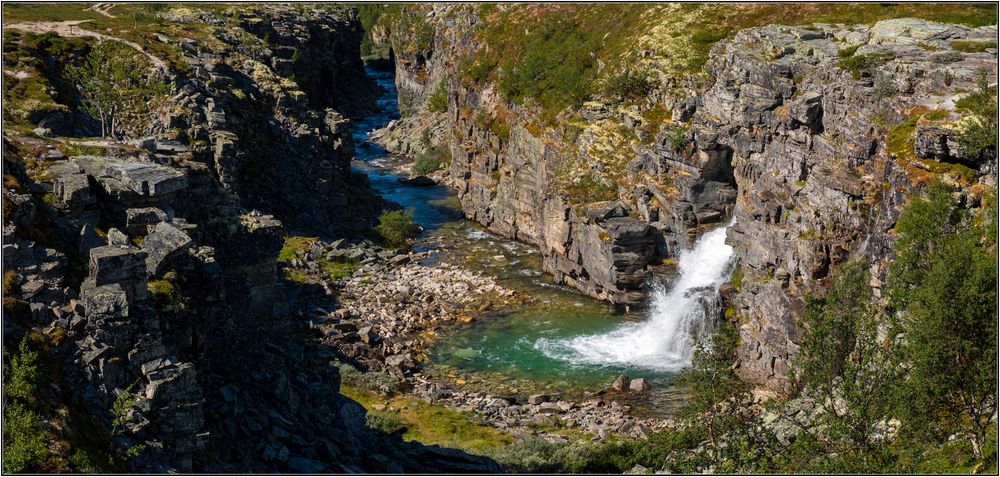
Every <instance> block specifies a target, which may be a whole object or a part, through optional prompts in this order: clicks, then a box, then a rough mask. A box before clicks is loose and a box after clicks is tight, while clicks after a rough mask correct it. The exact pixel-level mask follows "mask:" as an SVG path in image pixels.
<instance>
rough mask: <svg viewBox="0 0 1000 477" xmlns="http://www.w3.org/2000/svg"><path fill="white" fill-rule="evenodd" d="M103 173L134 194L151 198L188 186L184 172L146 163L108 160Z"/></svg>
mask: <svg viewBox="0 0 1000 477" xmlns="http://www.w3.org/2000/svg"><path fill="white" fill-rule="evenodd" d="M103 172H104V174H105V175H106V176H108V177H112V178H114V179H117V180H118V181H119V182H120V183H122V184H123V185H124V186H126V187H128V188H129V189H131V190H132V191H134V192H135V193H137V194H139V195H145V196H151V197H155V196H160V195H164V194H168V193H171V192H177V191H179V190H181V189H184V188H186V187H187V185H188V180H187V174H185V173H184V172H182V171H180V170H178V169H174V168H172V167H169V166H164V165H160V164H152V163H148V162H131V161H119V160H110V161H107V162H105V164H104V171H103Z"/></svg>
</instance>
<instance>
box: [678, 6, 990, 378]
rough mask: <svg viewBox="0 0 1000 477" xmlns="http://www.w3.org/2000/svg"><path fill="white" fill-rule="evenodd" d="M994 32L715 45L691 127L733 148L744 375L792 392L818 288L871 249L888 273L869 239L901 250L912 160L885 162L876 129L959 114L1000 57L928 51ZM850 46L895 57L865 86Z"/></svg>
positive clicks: (786, 31) (884, 27)
mask: <svg viewBox="0 0 1000 477" xmlns="http://www.w3.org/2000/svg"><path fill="white" fill-rule="evenodd" d="M995 35H996V29H995V27H989V28H981V29H970V28H967V27H962V26H948V25H942V24H937V23H931V22H926V21H923V20H915V19H901V20H887V21H883V22H879V23H876V24H875V26H874V27H872V28H871V29H868V28H867V27H856V28H832V27H827V26H820V27H819V28H816V29H805V28H786V27H777V26H771V27H766V28H760V29H754V30H748V31H744V32H741V33H739V34H738V35H737V36H736V38H735V39H733V40H732V41H730V42H726V43H725V44H722V45H719V46H717V47H716V49H715V51H714V52H713V60H712V61H711V67H712V73H713V75H714V77H715V83H714V85H713V86H712V87H711V88H710V89H709V91H707V92H706V93H705V94H704V95H703V96H702V99H701V101H702V104H703V106H702V107H701V108H699V109H698V111H697V112H696V113H695V124H697V131H698V134H701V132H702V131H711V132H710V134H713V135H717V139H716V140H717V141H718V142H719V143H720V144H725V145H726V146H728V147H729V148H731V149H732V151H733V159H732V164H733V168H734V171H735V177H736V183H737V187H738V190H739V191H740V193H739V195H738V198H737V201H736V208H735V214H734V215H735V225H734V226H733V227H732V229H730V236H729V243H730V244H731V245H733V247H734V248H735V253H736V255H737V256H738V257H740V263H741V266H742V270H743V272H744V278H743V280H742V285H741V289H740V291H739V293H737V294H736V295H735V298H734V300H733V304H734V305H735V311H736V316H738V317H739V319H740V322H741V327H740V338H741V339H740V348H739V351H738V354H739V356H740V358H741V364H740V368H739V373H740V375H741V376H742V377H743V378H745V379H747V380H749V381H752V382H755V383H761V384H766V385H768V386H770V387H774V388H780V387H782V386H783V385H784V383H785V380H786V379H787V374H788V371H789V370H790V363H789V360H790V358H791V357H792V356H793V355H794V353H795V351H796V349H797V346H798V343H799V341H800V338H801V332H802V330H801V328H800V327H799V326H797V324H796V323H797V319H798V317H799V316H800V314H801V307H802V296H803V295H804V293H805V292H807V291H809V290H811V289H815V288H816V287H817V286H822V281H823V279H824V278H826V277H827V276H828V274H829V273H830V271H831V269H832V267H834V266H836V265H837V264H839V263H842V262H844V261H846V260H847V259H848V258H849V257H850V256H852V255H858V254H865V255H867V256H868V257H869V259H870V261H871V262H873V263H875V264H876V268H875V269H874V271H875V272H876V273H875V275H876V276H880V275H881V276H884V274H883V273H884V270H881V269H880V268H879V267H878V264H880V263H881V262H882V261H883V260H884V259H886V257H887V254H888V250H887V248H886V247H878V246H871V245H869V244H886V243H891V237H890V236H888V235H887V233H888V231H889V229H891V227H892V225H893V224H894V223H895V220H896V218H897V216H898V207H899V206H901V205H902V202H903V194H902V193H904V192H908V191H909V190H910V188H911V187H913V185H912V184H910V182H909V181H908V179H907V177H906V175H905V169H906V168H907V167H908V166H907V165H908V160H909V159H906V158H898V160H896V159H893V158H892V157H891V156H889V155H888V154H886V146H885V134H886V132H885V130H884V129H883V128H881V127H880V126H879V125H878V124H877V121H882V122H885V123H889V124H898V123H900V122H901V121H902V120H903V119H905V118H906V116H905V114H906V113H907V111H908V110H909V109H910V108H911V107H913V106H914V105H924V106H925V107H927V108H930V109H937V108H941V109H947V108H949V106H950V105H952V104H953V103H954V97H953V96H952V95H951V94H949V91H953V89H952V88H966V89H972V88H974V81H975V79H976V77H977V74H978V70H979V69H980V68H987V69H988V70H989V71H993V70H994V69H995V67H996V57H995V56H994V55H991V54H984V55H967V56H966V57H964V59H962V60H961V61H958V62H952V63H949V64H942V63H939V62H935V61H932V60H931V55H929V54H928V48H930V49H941V50H945V49H948V48H949V44H950V42H951V41H952V40H955V39H979V38H982V39H985V38H989V37H993V36H995ZM846 46H858V49H857V51H856V52H855V53H854V54H855V55H885V56H886V57H889V58H892V61H891V62H890V61H887V62H886V64H885V65H884V66H879V67H875V68H871V69H870V70H868V71H861V72H860V75H859V78H858V79H855V78H853V77H852V75H851V74H850V73H849V72H847V71H845V70H844V69H842V68H840V67H838V63H839V62H840V60H841V58H840V57H839V56H838V51H839V50H841V49H843V48H845V47H846ZM921 137H925V136H924V135H920V134H918V135H916V137H915V142H916V143H917V144H920V142H921ZM945 144H946V142H945ZM945 147H947V146H945ZM919 150H920V148H918V151H919ZM945 151H947V149H944V151H936V155H938V157H945V156H947V155H948V153H947V152H945ZM919 154H920V153H919V152H918V155H919ZM982 159H983V160H982V162H980V161H976V163H975V164H974V166H975V167H977V168H979V167H982V172H983V173H986V172H988V171H989V170H990V169H991V168H993V167H995V166H991V165H990V163H991V162H995V160H996V158H995V155H994V156H992V157H991V158H982ZM982 180H983V181H984V182H992V180H991V179H990V178H989V177H987V176H984V177H983V178H982Z"/></svg>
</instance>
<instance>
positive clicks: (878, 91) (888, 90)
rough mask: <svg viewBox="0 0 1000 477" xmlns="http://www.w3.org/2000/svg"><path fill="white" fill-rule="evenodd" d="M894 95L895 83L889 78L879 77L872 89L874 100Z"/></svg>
mask: <svg viewBox="0 0 1000 477" xmlns="http://www.w3.org/2000/svg"><path fill="white" fill-rule="evenodd" d="M895 95H896V84H895V83H893V81H892V80H891V79H889V78H879V79H878V81H876V82H875V88H873V89H872V97H873V98H875V101H882V100H884V99H888V98H891V97H893V96H895Z"/></svg>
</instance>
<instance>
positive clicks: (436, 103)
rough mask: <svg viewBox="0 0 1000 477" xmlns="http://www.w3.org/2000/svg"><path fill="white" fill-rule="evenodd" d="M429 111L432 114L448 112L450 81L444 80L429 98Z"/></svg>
mask: <svg viewBox="0 0 1000 477" xmlns="http://www.w3.org/2000/svg"><path fill="white" fill-rule="evenodd" d="M427 110H428V111H430V112H432V113H443V112H445V111H447V110H448V80H447V79H442V80H441V81H440V82H439V83H438V84H437V86H436V87H435V88H434V91H433V92H432V93H431V95H430V96H428V97H427Z"/></svg>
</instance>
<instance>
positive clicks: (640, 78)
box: [604, 68, 652, 101]
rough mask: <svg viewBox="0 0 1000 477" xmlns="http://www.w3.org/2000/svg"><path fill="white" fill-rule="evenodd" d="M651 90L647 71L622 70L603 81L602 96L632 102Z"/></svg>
mask: <svg viewBox="0 0 1000 477" xmlns="http://www.w3.org/2000/svg"><path fill="white" fill-rule="evenodd" d="M651 88H652V83H651V81H650V78H649V73H648V72H647V71H645V70H641V69H636V68H624V69H622V70H621V71H619V72H617V73H615V74H613V75H611V77H609V78H608V79H607V80H606V81H605V83H604V94H605V95H607V96H610V97H612V98H616V99H619V100H626V101H634V100H636V99H639V98H643V97H645V96H646V95H648V94H649V91H650V89H651Z"/></svg>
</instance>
